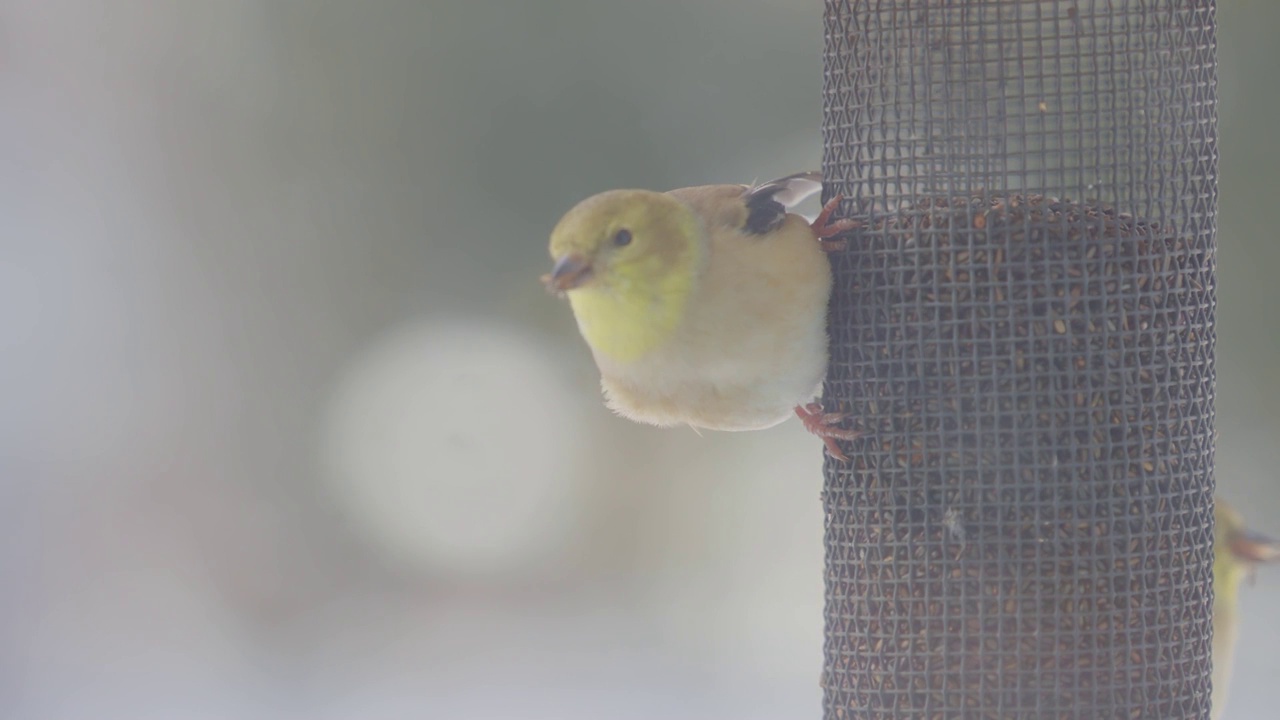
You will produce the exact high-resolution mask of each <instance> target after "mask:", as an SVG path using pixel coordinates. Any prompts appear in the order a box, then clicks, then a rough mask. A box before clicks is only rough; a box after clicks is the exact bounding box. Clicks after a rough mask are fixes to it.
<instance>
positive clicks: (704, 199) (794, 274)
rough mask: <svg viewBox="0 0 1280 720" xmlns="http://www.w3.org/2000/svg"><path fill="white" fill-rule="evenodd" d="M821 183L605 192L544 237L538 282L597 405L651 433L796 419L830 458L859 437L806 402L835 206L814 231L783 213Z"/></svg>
mask: <svg viewBox="0 0 1280 720" xmlns="http://www.w3.org/2000/svg"><path fill="white" fill-rule="evenodd" d="M821 189H822V178H821V176H820V175H819V174H818V173H800V174H797V175H791V176H788V177H784V178H780V179H778V180H773V181H771V182H767V183H763V184H761V185H754V186H752V185H707V186H702V187H689V188H681V189H678V190H671V191H670V192H665V193H662V192H651V191H648V190H611V191H608V192H604V193H600V194H598V195H594V196H592V197H589V198H587V199H586V200H583V201H582V202H580V203H578V204H577V205H576V206H575V207H573V208H572V209H571V210H569V212H568V213H566V214H565V215H564V217H563V218H561V220H560V222H559V223H558V224H557V225H556V226H555V229H554V230H552V232H551V245H550V250H551V257H552V258H553V260H554V262H555V265H554V268H553V269H552V271H551V272H550V273H549V274H548V275H544V276H543V278H542V279H543V282H544V283H545V285H546V286H547V288H548V289H549V290H551V291H552V292H555V293H557V294H562V295H566V296H567V297H568V299H569V305H570V307H571V308H572V309H573V314H574V317H575V318H576V320H577V323H578V330H579V331H580V332H581V333H582V337H583V339H585V340H586V342H587V345H588V346H590V348H591V353H592V355H593V356H594V358H595V361H596V366H597V367H598V368H599V370H600V378H601V386H602V388H603V390H604V396H605V403H606V404H607V405H608V406H609V408H611V409H612V410H613V411H614V412H616V413H618V414H619V415H622V416H623V417H626V418H629V419H631V420H635V421H637V422H641V423H648V424H651V425H657V426H662V427H670V426H678V425H689V426H692V427H694V428H703V429H708V430H758V429H763V428H767V427H772V426H774V425H777V424H779V423H781V422H783V421H784V420H786V419H787V418H788V417H790V416H791V415H792V414H793V413H794V414H795V415H797V416H799V418H800V419H801V421H802V422H803V423H804V426H805V428H806V429H807V430H809V432H812V433H814V434H815V435H818V436H819V437H821V438H823V440H824V441H825V443H826V446H827V449H828V451H829V452H830V453H831V455H832V456H833V457H835V458H837V459H840V460H844V459H845V457H844V455H843V453H841V451H840V448H839V446H838V445H837V444H836V441H837V440H852V439H854V438H856V437H858V436H859V435H860V433H859V432H857V431H856V430H851V429H844V428H840V427H836V424H837V423H839V422H840V421H842V420H843V419H844V416H843V415H842V414H840V413H828V412H825V411H824V410H823V408H822V406H821V405H820V404H819V403H815V402H813V400H814V399H815V398H816V397H817V396H818V395H819V394H820V392H821V389H822V380H823V377H824V376H825V374H826V368H827V300H828V298H829V296H830V294H831V265H830V262H829V261H828V259H827V252H830V251H832V250H835V249H839V248H840V247H843V242H842V241H838V240H832V238H833V237H835V236H836V235H839V234H841V233H843V232H846V231H848V230H850V229H852V228H853V227H855V223H853V222H851V221H848V220H840V221H835V222H831V221H830V217H831V214H832V212H834V211H835V209H836V208H837V207H838V205H839V202H840V198H839V197H836V198H834V199H832V201H831V202H829V203H827V205H826V206H825V207H824V208H823V210H822V213H821V214H820V215H819V216H818V218H817V219H816V220H814V222H813V223H809V222H808V221H806V220H805V219H804V218H803V217H801V216H799V215H796V214H792V213H790V212H788V210H789V209H790V208H792V207H794V206H795V205H797V204H799V203H800V202H801V201H802V200H804V199H805V198H807V197H809V196H810V195H812V194H814V193H816V192H818V191H819V190H821Z"/></svg>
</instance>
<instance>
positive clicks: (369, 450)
mask: <svg viewBox="0 0 1280 720" xmlns="http://www.w3.org/2000/svg"><path fill="white" fill-rule="evenodd" d="M1219 21H1220V30H1219V44H1220V48H1221V70H1220V81H1221V85H1220V90H1221V100H1222V104H1221V108H1220V113H1221V151H1222V161H1221V177H1222V183H1221V214H1220V235H1219V240H1220V245H1221V255H1220V263H1219V267H1220V271H1221V275H1220V293H1219V299H1220V308H1219V310H1220V312H1219V319H1220V327H1219V338H1220V340H1219V352H1220V354H1219V386H1218V390H1219V395H1218V424H1219V428H1220V432H1221V439H1220V442H1219V445H1218V448H1219V450H1218V470H1219V472H1218V478H1219V487H1220V492H1221V494H1222V495H1223V496H1224V497H1226V498H1228V499H1230V500H1232V501H1234V502H1235V503H1236V504H1237V505H1238V506H1240V507H1241V508H1242V510H1243V511H1244V513H1245V515H1246V517H1247V518H1248V520H1249V521H1250V522H1251V523H1252V524H1253V525H1254V526H1255V527H1257V528H1258V529H1261V530H1264V531H1268V532H1271V533H1273V534H1275V533H1280V484H1278V483H1277V479H1278V477H1280V470H1277V468H1280V443H1277V442H1276V439H1277V437H1280V410H1278V409H1277V408H1278V407H1280V375H1278V374H1277V373H1276V371H1275V367H1276V362H1275V358H1276V355H1277V352H1280V313H1277V312H1275V308H1276V307H1277V306H1278V305H1280V283H1276V282H1275V281H1274V277H1273V276H1274V272H1275V268H1276V267H1277V266H1278V265H1280V243H1277V242H1276V238H1275V234H1274V229H1273V228H1274V226H1273V225H1271V220H1272V218H1273V212H1274V205H1275V198H1274V196H1273V193H1272V192H1271V191H1272V189H1274V187H1275V182H1274V181H1273V180H1272V179H1271V178H1272V175H1273V173H1274V169H1275V168H1276V167H1277V166H1280V138H1278V137H1277V134H1276V132H1275V118H1276V117H1277V116H1278V115H1280V95H1277V93H1275V92H1274V88H1275V78H1276V73H1277V70H1278V69H1280V45H1277V44H1276V43H1275V42H1274V38H1273V35H1274V32H1273V28H1275V27H1280V5H1277V4H1275V3H1271V2H1267V1H1265V0H1224V2H1222V3H1220V8H1219ZM821 50H822V25H821V8H820V3H816V2H800V0H699V1H698V2H688V1H686V0H650V2H646V3H639V2H631V3H609V4H607V6H606V5H605V4H602V3H596V2H590V1H589V0H543V1H542V2H538V3H530V2H516V1H515V0H506V1H505V2H491V3H479V2H475V3H462V2H444V0H435V1H426V2H407V1H406V2H395V1H392V0H383V1H381V2H375V3H353V2H338V1H337V0H323V1H322V0H313V1H312V2H309V3H255V2H249V1H248V0H227V1H225V2H218V3H214V2H194V1H191V2H174V3H163V4H162V3H148V2H141V1H140V0H116V2H113V3H109V4H107V3H102V4H95V3H87V2H74V1H72V0H7V1H6V2H4V3H3V4H0V133H2V134H0V138H3V139H2V140H0V218H3V220H2V221H0V222H2V223H3V224H2V225H0V330H2V332H0V343H2V344H3V346H2V348H0V352H2V355H0V357H2V359H0V378H3V385H2V387H3V391H4V392H3V398H4V401H3V404H0V526H2V527H3V528H4V531H3V540H2V542H0V588H3V592H2V593H0V716H3V717H5V718H10V719H13V720H25V719H28V718H31V719H35V718H55V717H56V718H63V719H77V718H116V717H120V718H124V717H128V718H172V717H183V718H273V719H274V718H304V717H305V718H322V719H328V718H332V719H338V718H362V719H366V718H367V719H378V718H409V717H413V718H422V717H427V718H459V719H462V720H467V719H470V718H530V719H534V720H540V719H542V718H548V719H551V718H556V719H561V720H575V719H577V718H601V717H604V718H622V719H626V718H651V717H658V716H661V717H670V718H676V719H683V718H691V719H692V718H721V717H738V718H771V719H772V718H805V717H809V718H816V717H819V715H820V709H819V708H820V692H821V691H820V688H819V687H818V674H819V669H820V667H821V644H822V613H821V609H822V547H821V538H822V515H821V507H820V501H819V494H818V493H819V490H820V487H821V476H820V466H821V450H820V448H821V445H820V443H818V442H817V441H816V440H814V439H812V438H811V437H809V436H806V435H805V433H804V432H803V431H802V430H801V429H800V428H799V424H798V423H787V424H785V425H783V426H780V427H778V428H776V429H773V430H770V431H767V432H762V433H751V434H706V435H704V436H703V437H699V436H697V435H695V434H694V433H693V432H692V431H678V430H668V431H659V430H653V429H648V428H645V427H641V426H638V425H635V424H632V423H629V422H626V421H623V420H621V419H617V418H614V417H612V416H611V415H610V414H609V413H608V411H607V410H605V409H604V408H603V406H602V405H601V402H600V399H599V394H598V386H597V375H596V373H595V370H594V367H593V366H592V364H591V359H590V356H589V354H588V352H587V350H586V348H585V346H584V345H583V344H582V342H581V340H580V339H579V338H578V337H577V334H576V330H575V328H574V325H573V320H572V318H571V315H570V313H569V312H568V310H567V308H566V307H565V306H564V305H563V304H562V303H559V302H557V301H556V300H555V299H553V298H551V297H549V296H547V295H546V293H545V292H543V290H542V289H541V287H540V286H539V284H538V282H537V277H538V275H539V274H540V273H542V272H545V271H546V269H547V266H548V263H549V260H548V258H547V256H546V250H545V247H546V237H547V233H548V231H549V230H550V228H551V226H552V225H553V224H554V222H555V220H556V219H557V218H558V217H559V216H560V214H561V213H562V212H564V211H565V210H566V209H567V208H568V207H569V206H570V205H572V204H573V203H574V202H576V201H577V200H579V199H581V198H582V197H584V196H586V195H588V194H591V193H593V192H596V191H599V190H603V189H607V188H610V187H618V186H631V187H652V188H669V187H675V186H682V185H692V184H700V183H707V182H724V181H727V182H745V181H750V180H752V179H767V178H770V177H774V176H778V175H782V174H785V173H789V172H792V171H795V170H799V169H805V168H813V167H817V166H818V164H819V159H820V152H821V148H820V143H821V139H820V135H819V124H820V121H821V104H820V103H821V96H820V92H819V91H820V87H821V81H822V65H821ZM1243 603H1244V610H1243V612H1244V615H1245V618H1246V623H1248V627H1247V628H1246V631H1245V633H1244V634H1243V636H1242V640H1241V646H1240V647H1239V654H1238V658H1237V664H1236V667H1237V671H1236V672H1237V675H1236V680H1235V682H1234V684H1233V699H1232V702H1231V708H1230V712H1229V717H1233V718H1251V717H1253V718H1269V717H1273V716H1274V708H1275V706H1276V703H1277V702H1280V689H1277V688H1276V686H1275V682H1274V677H1275V675H1276V673H1277V670H1280V659H1278V658H1277V653H1276V652H1275V648H1276V647H1277V646H1280V625H1277V624H1276V623H1274V622H1272V620H1273V619H1274V611H1275V608H1276V607H1277V606H1280V570H1274V569H1272V568H1263V569H1261V570H1260V572H1259V573H1258V576H1257V582H1256V584H1255V585H1254V586H1252V587H1246V588H1245V592H1244V598H1243Z"/></svg>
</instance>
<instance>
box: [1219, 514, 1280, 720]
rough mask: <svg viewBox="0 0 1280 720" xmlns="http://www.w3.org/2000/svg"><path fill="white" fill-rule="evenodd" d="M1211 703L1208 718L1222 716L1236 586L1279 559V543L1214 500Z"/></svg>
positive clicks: (1236, 620) (1235, 626) (1236, 630)
mask: <svg viewBox="0 0 1280 720" xmlns="http://www.w3.org/2000/svg"><path fill="white" fill-rule="evenodd" d="M1213 521H1214V530H1213V700H1212V706H1213V709H1212V710H1211V713H1210V717H1211V718H1213V720H1218V718H1221V717H1222V711H1223V708H1224V707H1225V706H1226V700H1227V683H1228V681H1229V680H1230V679H1231V661H1232V656H1233V654H1234V652H1235V644H1236V638H1237V637H1238V636H1239V634H1240V615H1239V611H1238V607H1237V606H1238V605H1239V602H1240V583H1241V582H1242V581H1243V580H1244V579H1245V578H1246V577H1248V578H1252V576H1253V570H1254V567H1255V566H1256V565H1258V564H1259V563H1268V562H1272V561H1274V560H1276V559H1277V558H1280V541H1276V540H1272V539H1271V538H1269V537H1266V536H1263V535H1259V534H1258V533H1255V532H1253V531H1251V530H1249V529H1248V528H1246V527H1245V525H1244V519H1243V518H1241V517H1240V513H1238V512H1236V510H1235V508H1233V507H1231V506H1230V505H1228V504H1227V503H1226V502H1224V501H1223V500H1222V499H1221V498H1216V499H1215V501H1214V508H1213Z"/></svg>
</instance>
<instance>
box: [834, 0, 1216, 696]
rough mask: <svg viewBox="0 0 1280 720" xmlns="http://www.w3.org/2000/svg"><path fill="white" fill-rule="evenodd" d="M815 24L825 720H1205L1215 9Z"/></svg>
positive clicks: (925, 11) (947, 13) (859, 14)
mask: <svg viewBox="0 0 1280 720" xmlns="http://www.w3.org/2000/svg"><path fill="white" fill-rule="evenodd" d="M825 26H826V53H825V87H824V134H825V156H824V161H823V166H824V170H825V173H826V177H827V183H828V184H827V192H828V193H836V192H838V193H842V194H844V195H845V197H846V198H847V199H846V201H845V203H844V206H843V208H842V214H843V215H844V216H848V217H855V218H858V219H860V220H861V221H862V222H863V228H862V229H861V230H860V231H859V232H858V233H857V234H856V235H855V236H853V237H852V238H851V242H850V249H849V251H848V252H845V253H841V254H838V255H836V256H835V258H834V264H835V274H836V291H835V294H834V297H833V299H832V309H831V323H832V327H831V335H832V363H831V369H830V376H829V377H828V382H827V387H826V404H827V407H828V408H829V409H834V408H836V407H837V406H843V409H845V410H847V411H850V412H851V414H852V415H853V416H854V417H856V418H858V421H859V422H860V423H861V427H862V429H863V430H864V431H865V435H864V436H863V437H862V438H860V439H859V440H857V441H855V442H853V443H849V444H847V445H846V451H847V452H848V454H849V456H850V462H849V463H848V464H840V463H837V462H835V461H833V460H831V459H830V458H828V460H827V466H826V485H825V490H824V500H823V502H824V505H825V509H826V555H827V558H826V559H827V579H826V638H827V639H826V661H825V669H824V676H823V684H824V688H825V690H824V708H825V716H826V718H828V720H831V719H833V718H840V719H844V718H849V719H852V718H895V719H896V718H988V717H990V718H1089V719H1090V720H1095V719H1097V718H1120V717H1124V718H1157V719H1159V720H1176V719H1179V718H1205V717H1208V711H1209V691H1210V688H1209V677H1210V633H1211V624H1210V612H1211V570H1212V522H1213V520H1212V491H1213V448H1214V446H1213V440H1214V438H1213V392H1214V385H1213V384H1214V365H1213V351H1214V323H1213V316H1214V302H1215V296H1214V282H1215V277H1214V268H1215V260H1214V251H1215V239H1214V213H1215V208H1216V163H1217V150H1216V144H1215V132H1216V130H1215V120H1216V109H1215V102H1216V96H1215V93H1216V89H1215V70H1214V58H1215V47H1214V14H1213V3H1212V2H1197V1H1195V0H1176V1H1175V0H1162V1H1160V2H1156V1H1154V0H1147V1H1144V2H1139V1H1134V2H1124V1H1123V0H1110V1H1103V0H1098V1H1096V2H1089V1H1087V0H1079V1H1077V2H1067V1H1064V2H1030V1H1014V0H999V1H996V0H983V1H980V0H969V1H967V2H941V1H934V2H922V1H917V2H907V1H905V0H903V1H899V2H891V1H883V2H872V1H870V0H863V1H857V0H827V2H826V15H825Z"/></svg>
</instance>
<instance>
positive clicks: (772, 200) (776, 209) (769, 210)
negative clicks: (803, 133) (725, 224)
mask: <svg viewBox="0 0 1280 720" xmlns="http://www.w3.org/2000/svg"><path fill="white" fill-rule="evenodd" d="M821 189H822V175H821V174H820V173H816V172H804V173H796V174H795V175H788V176H786V177H784V178H778V179H777V180H772V181H770V182H767V183H765V184H763V185H760V186H758V187H753V188H751V189H750V190H748V191H747V194H746V196H745V197H744V198H743V200H744V201H745V202H746V205H747V222H746V225H745V226H744V227H743V230H744V231H745V232H747V233H749V234H752V235H763V234H765V233H768V232H772V231H773V230H776V229H777V228H778V226H779V225H781V224H782V221H783V219H785V218H786V217H787V208H788V207H791V206H792V205H796V204H798V203H800V201H802V200H804V199H805V198H806V197H808V196H810V195H812V194H813V193H815V192H818V191H820V190H821Z"/></svg>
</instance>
